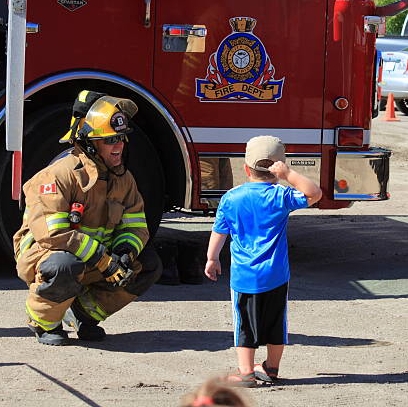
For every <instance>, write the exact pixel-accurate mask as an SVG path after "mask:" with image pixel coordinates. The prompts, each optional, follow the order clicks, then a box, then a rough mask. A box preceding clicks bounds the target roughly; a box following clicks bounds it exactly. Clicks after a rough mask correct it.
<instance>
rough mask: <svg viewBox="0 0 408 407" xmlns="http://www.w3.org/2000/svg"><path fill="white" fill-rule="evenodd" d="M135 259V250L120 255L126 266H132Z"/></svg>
mask: <svg viewBox="0 0 408 407" xmlns="http://www.w3.org/2000/svg"><path fill="white" fill-rule="evenodd" d="M134 261H135V255H134V253H133V252H130V253H125V254H122V255H121V256H120V262H121V263H122V264H123V265H124V266H125V268H132V266H133V262H134Z"/></svg>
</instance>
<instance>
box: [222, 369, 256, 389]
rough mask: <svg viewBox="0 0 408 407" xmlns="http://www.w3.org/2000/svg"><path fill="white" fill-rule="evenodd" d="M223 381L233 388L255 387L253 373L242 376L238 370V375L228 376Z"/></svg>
mask: <svg viewBox="0 0 408 407" xmlns="http://www.w3.org/2000/svg"><path fill="white" fill-rule="evenodd" d="M224 381H225V382H226V383H227V384H229V385H230V386H233V387H256V386H257V383H256V378H255V373H254V372H252V373H248V374H242V373H241V372H240V371H239V370H238V373H235V374H231V375H228V376H227V377H225V378H224Z"/></svg>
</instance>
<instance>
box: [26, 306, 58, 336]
mask: <svg viewBox="0 0 408 407" xmlns="http://www.w3.org/2000/svg"><path fill="white" fill-rule="evenodd" d="M26 313H27V315H28V316H29V317H30V319H31V320H32V321H34V322H35V323H36V324H37V325H38V326H39V327H40V328H42V329H44V331H51V329H55V328H56V327H57V326H58V325H59V324H60V323H61V321H56V322H51V321H46V320H45V319H41V318H40V317H39V316H38V315H37V314H36V313H35V312H34V311H33V310H32V309H31V308H30V306H29V305H28V303H27V302H26Z"/></svg>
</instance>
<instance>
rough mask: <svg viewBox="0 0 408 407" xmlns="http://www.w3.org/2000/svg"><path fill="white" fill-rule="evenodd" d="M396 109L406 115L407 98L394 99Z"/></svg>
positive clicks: (407, 111)
mask: <svg viewBox="0 0 408 407" xmlns="http://www.w3.org/2000/svg"><path fill="white" fill-rule="evenodd" d="M395 104H396V105H397V107H398V110H399V111H400V112H401V113H404V114H405V115H407V116H408V99H400V100H397V101H395Z"/></svg>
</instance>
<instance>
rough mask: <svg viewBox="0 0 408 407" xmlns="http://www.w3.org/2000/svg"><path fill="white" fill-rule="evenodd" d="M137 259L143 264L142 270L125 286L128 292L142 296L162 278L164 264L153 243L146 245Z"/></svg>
mask: <svg viewBox="0 0 408 407" xmlns="http://www.w3.org/2000/svg"><path fill="white" fill-rule="evenodd" d="M137 259H138V261H139V262H140V263H141V264H142V271H141V272H140V273H139V274H137V276H136V277H135V278H134V279H132V280H131V281H130V282H129V283H128V284H127V285H126V286H125V287H124V288H125V290H126V291H127V292H128V293H130V294H134V295H137V296H138V297H140V296H141V295H142V294H144V293H145V292H146V291H147V290H148V289H149V288H150V287H151V286H152V285H153V284H154V283H155V282H156V281H157V280H158V279H159V278H160V276H161V274H162V271H163V266H162V262H161V260H160V257H159V255H158V254H157V252H156V250H155V249H154V247H153V245H149V246H147V247H145V249H144V250H143V251H142V253H140V255H139V256H138V258H137Z"/></svg>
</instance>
